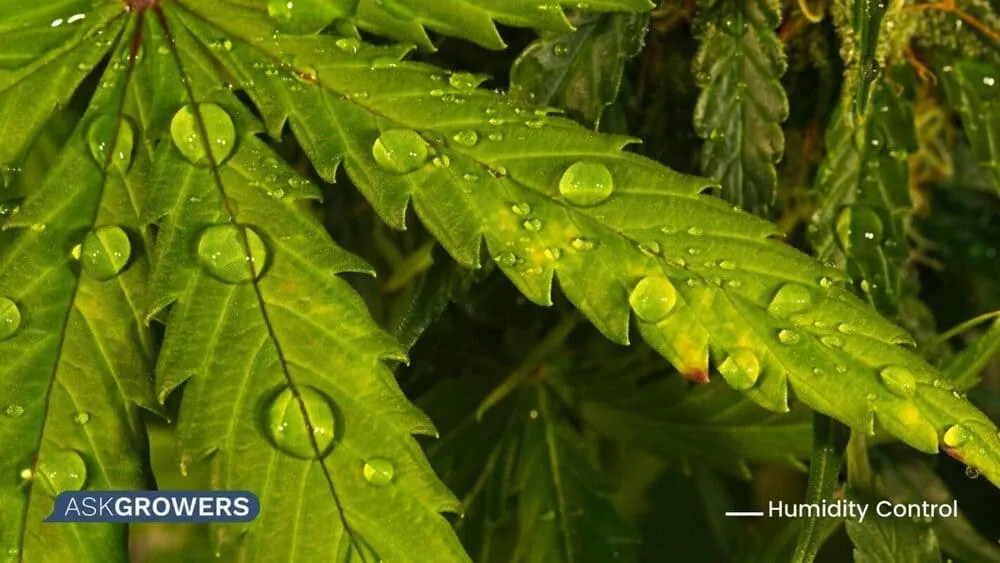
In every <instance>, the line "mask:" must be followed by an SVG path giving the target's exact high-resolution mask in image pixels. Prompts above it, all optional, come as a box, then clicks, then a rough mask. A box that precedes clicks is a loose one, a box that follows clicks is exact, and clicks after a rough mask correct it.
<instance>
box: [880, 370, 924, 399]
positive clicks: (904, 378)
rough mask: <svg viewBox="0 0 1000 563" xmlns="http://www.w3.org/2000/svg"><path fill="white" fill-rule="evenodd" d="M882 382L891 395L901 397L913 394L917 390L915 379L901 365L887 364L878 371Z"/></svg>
mask: <svg viewBox="0 0 1000 563" xmlns="http://www.w3.org/2000/svg"><path fill="white" fill-rule="evenodd" d="M878 375H879V378H881V379H882V383H884V384H885V386H886V387H888V388H889V391H891V392H892V394H893V395H896V396H898V397H903V398H909V397H912V396H913V393H914V392H916V390H917V380H916V378H915V377H913V373H912V372H910V370H908V369H906V368H904V367H901V366H889V367H887V368H884V369H883V370H882V371H880V372H879V374H878Z"/></svg>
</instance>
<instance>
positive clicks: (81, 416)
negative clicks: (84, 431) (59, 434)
mask: <svg viewBox="0 0 1000 563" xmlns="http://www.w3.org/2000/svg"><path fill="white" fill-rule="evenodd" d="M73 422H74V423H76V424H78V425H80V426H83V425H84V424H87V423H88V422H90V413H89V412H86V411H80V412H78V413H76V414H75V415H73Z"/></svg>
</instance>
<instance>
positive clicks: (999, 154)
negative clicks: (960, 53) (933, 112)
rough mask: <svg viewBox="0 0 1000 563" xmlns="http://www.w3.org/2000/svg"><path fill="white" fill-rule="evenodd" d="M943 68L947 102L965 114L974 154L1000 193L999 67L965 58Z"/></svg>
mask: <svg viewBox="0 0 1000 563" xmlns="http://www.w3.org/2000/svg"><path fill="white" fill-rule="evenodd" d="M942 70H943V72H941V73H940V76H941V81H942V84H944V90H945V92H946V93H947V95H948V102H949V103H950V104H952V105H953V106H955V107H956V108H957V109H958V113H959V115H961V117H962V125H963V127H962V129H963V131H965V136H966V137H967V138H968V139H969V144H970V145H971V146H972V154H973V156H974V157H975V158H976V161H977V162H978V163H979V164H980V165H981V166H982V167H983V169H984V170H985V171H986V172H988V174H987V176H988V177H989V178H990V179H991V181H992V183H993V187H995V188H996V189H997V191H998V192H1000V167H998V160H1000V112H997V111H996V109H995V108H994V106H995V104H994V100H995V99H996V98H997V95H998V92H1000V84H998V82H1000V68H998V67H997V65H995V64H993V63H990V62H988V61H982V60H962V61H958V62H956V63H954V64H949V65H946V66H945V67H944V68H943V69H942Z"/></svg>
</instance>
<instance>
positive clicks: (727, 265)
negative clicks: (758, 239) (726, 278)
mask: <svg viewBox="0 0 1000 563" xmlns="http://www.w3.org/2000/svg"><path fill="white" fill-rule="evenodd" d="M719 267H720V268H722V269H723V270H735V269H736V262H733V261H732V260H723V261H722V262H719Z"/></svg>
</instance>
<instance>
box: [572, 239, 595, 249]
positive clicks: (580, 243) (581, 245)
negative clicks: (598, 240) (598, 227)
mask: <svg viewBox="0 0 1000 563" xmlns="http://www.w3.org/2000/svg"><path fill="white" fill-rule="evenodd" d="M570 244H572V245H573V248H575V249H577V250H591V249H593V248H594V241H592V240H589V239H585V238H583V237H577V238H575V239H573V242H572V243H570Z"/></svg>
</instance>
